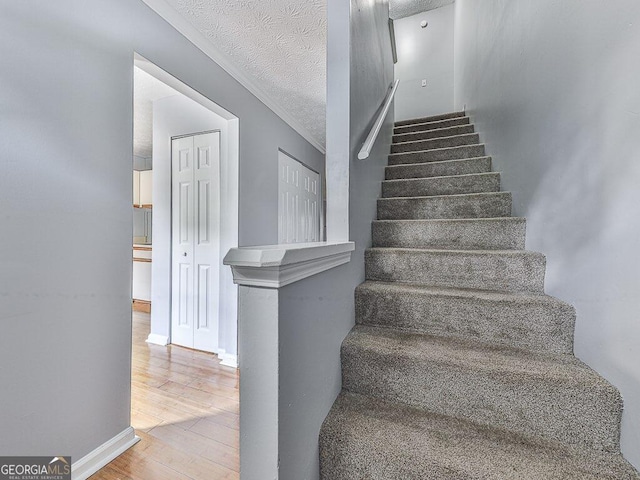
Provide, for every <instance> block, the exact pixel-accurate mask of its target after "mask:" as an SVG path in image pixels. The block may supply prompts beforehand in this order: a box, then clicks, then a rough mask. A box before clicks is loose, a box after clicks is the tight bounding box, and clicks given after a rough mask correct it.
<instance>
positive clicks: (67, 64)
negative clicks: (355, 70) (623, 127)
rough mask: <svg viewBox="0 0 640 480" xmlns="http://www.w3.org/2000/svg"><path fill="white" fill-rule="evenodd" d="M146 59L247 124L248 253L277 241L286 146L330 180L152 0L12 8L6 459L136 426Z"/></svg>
mask: <svg viewBox="0 0 640 480" xmlns="http://www.w3.org/2000/svg"><path fill="white" fill-rule="evenodd" d="M134 52H138V53H139V54H141V55H143V56H144V57H145V58H147V59H149V60H150V61H152V62H154V63H155V64H156V65H158V66H160V67H161V68H163V69H164V70H166V71H167V72H169V73H171V74H173V75H175V76H176V77H178V78H180V79H181V80H182V81H184V82H185V83H186V84H188V85H189V86H191V87H192V88H194V89H195V90H197V91H198V92H200V93H202V94H203V95H205V96H206V97H208V98H210V99H211V100H212V101H214V102H216V103H218V104H219V105H221V106H222V107H224V108H225V109H226V110H227V111H230V112H232V113H233V114H234V115H235V116H237V117H238V118H239V119H240V132H241V135H240V147H239V148H240V165H239V168H240V198H241V204H240V214H239V215H240V219H239V222H240V226H239V231H238V234H239V239H240V244H241V245H243V244H244V245H247V244H265V243H275V242H276V241H277V202H276V196H277V168H276V165H277V151H278V148H282V149H283V150H285V151H287V152H289V153H291V154H292V155H294V156H295V157H297V158H310V159H311V160H310V161H312V162H313V163H314V168H315V169H318V170H322V169H323V161H324V160H323V156H322V154H320V152H319V151H318V150H316V149H315V148H313V146H311V145H310V144H309V143H308V142H306V141H305V140H304V139H303V138H302V137H301V136H300V135H299V134H298V133H296V132H295V131H294V130H292V129H291V128H290V127H289V126H288V125H287V124H285V123H284V122H283V121H282V120H281V119H280V118H279V117H277V116H276V115H275V114H274V113H273V112H272V111H271V110H269V109H268V108H267V107H266V106H265V105H264V104H262V103H261V102H259V101H258V100H257V99H256V97H254V96H253V95H252V94H250V93H249V92H248V91H247V90H246V89H245V88H243V87H242V86H241V85H240V84H239V83H238V82H236V81H235V80H234V79H233V78H231V77H230V76H229V75H228V74H227V73H226V72H225V71H224V70H223V69H222V68H220V67H219V66H218V65H217V64H215V63H214V62H213V61H211V60H210V59H209V58H208V57H206V56H205V55H204V54H203V53H202V52H201V51H200V50H198V49H197V48H196V47H195V46H193V45H192V44H191V43H189V42H188V41H187V40H186V39H185V38H184V37H183V36H182V35H180V34H179V33H178V32H177V31H175V30H174V29H173V28H171V27H170V26H169V25H168V24H167V23H166V22H165V21H164V20H163V19H162V18H160V17H159V16H157V15H156V14H154V13H153V12H152V11H151V10H150V9H149V8H148V7H147V6H146V5H145V4H143V3H142V2H141V1H139V0H93V1H91V2H85V1H77V0H59V1H56V2H42V1H34V0H25V1H21V2H2V5H1V6H0V58H2V61H1V62H0V79H1V80H0V82H1V84H2V88H0V105H2V107H1V108H0V125H2V127H1V130H2V135H0V216H1V218H2V223H1V227H0V237H1V241H0V265H1V268H0V299H2V300H1V301H0V322H1V323H2V335H0V385H2V388H1V389H0V405H2V408H0V426H1V428H0V452H2V454H3V455H45V454H47V453H51V454H52V455H53V454H55V452H64V453H65V454H66V455H71V456H72V457H73V460H74V461H77V460H79V459H80V458H82V457H83V456H85V455H86V454H87V453H89V452H91V451H92V450H93V449H95V448H96V447H98V446H100V445H102V444H103V443H105V442H107V441H108V440H110V439H112V438H113V437H115V436H116V435H117V434H119V433H121V432H123V431H125V430H126V429H127V427H128V426H129V421H130V418H129V411H130V409H129V407H130V381H131V365H130V362H131V269H132V266H131V263H132V262H131V239H132V208H131V204H132V175H131V168H132V153H133V133H132V123H133V111H132V110H133V101H132V98H133V59H134ZM266 175H268V176H266Z"/></svg>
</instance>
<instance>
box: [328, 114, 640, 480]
mask: <svg viewBox="0 0 640 480" xmlns="http://www.w3.org/2000/svg"><path fill="white" fill-rule="evenodd" d="M393 142H394V143H393V145H392V147H391V155H390V156H389V166H388V167H387V170H386V180H385V181H384V182H383V185H382V198H381V199H380V200H379V201H378V220H377V221H375V222H373V225H372V234H373V247H372V248H370V249H368V250H367V252H366V254H365V264H366V282H365V283H363V284H362V285H360V286H359V287H358V288H357V290H356V323H357V325H356V326H355V327H354V329H353V330H352V331H351V332H350V333H349V335H348V336H347V338H346V339H345V341H344V343H343V345H342V373H343V385H342V387H343V390H342V393H341V394H340V395H339V397H338V399H337V400H336V402H335V404H334V406H333V408H332V409H331V411H330V412H329V415H328V416H327V418H326V420H325V422H324V424H323V426H322V430H321V432H320V473H321V478H322V479H323V480H365V479H367V480H383V479H384V480H413V479H451V480H464V479H483V480H499V479H500V480H502V479H513V480H516V479H518V480H521V479H540V480H542V479H544V480H552V479H553V480H555V479H557V480H567V479H570V480H573V479H575V480H578V479H580V480H585V479H612V480H613V479H616V480H622V479H624V480H626V479H634V480H639V479H640V475H639V474H638V472H636V471H635V470H634V469H633V468H632V467H631V465H629V464H628V463H627V462H626V461H625V460H624V458H623V457H622V456H621V455H620V445H619V443H620V440H619V439H620V417H621V413H622V399H621V397H620V394H619V392H618V391H617V390H616V389H615V388H614V387H613V386H612V385H610V384H609V383H608V382H606V381H605V380H604V379H603V378H602V377H600V376H599V375H598V374H597V373H595V372H594V371H593V370H591V369H590V368H589V367H587V366H586V365H585V364H584V363H582V362H580V361H579V360H578V359H577V358H575V357H574V356H573V328H574V321H575V312H574V309H573V307H571V306H570V305H567V304H566V303H564V302H561V301H560V300H557V299H555V298H553V297H550V296H547V295H545V294H544V274H545V258H544V256H543V255H541V254H539V253H536V252H529V251H526V250H524V243H525V220H524V219H522V218H514V217H511V195H510V194H509V193H507V192H500V175H499V173H493V172H491V158H490V157H487V156H485V150H484V145H482V144H480V139H479V136H478V134H476V133H475V132H474V128H473V125H471V124H470V122H469V118H468V117H466V116H465V114H464V113H462V112H458V113H452V114H446V115H439V116H435V117H429V118H420V119H416V120H409V121H402V122H397V123H396V128H395V130H394V136H393Z"/></svg>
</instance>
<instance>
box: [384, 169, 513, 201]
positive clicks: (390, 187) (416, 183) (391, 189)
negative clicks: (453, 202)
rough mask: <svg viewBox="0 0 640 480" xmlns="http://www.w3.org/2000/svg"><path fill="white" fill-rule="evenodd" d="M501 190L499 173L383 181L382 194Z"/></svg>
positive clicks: (393, 195) (408, 195) (411, 194)
mask: <svg viewBox="0 0 640 480" xmlns="http://www.w3.org/2000/svg"><path fill="white" fill-rule="evenodd" d="M499 191H500V174H499V173H485V174H480V175H460V176H453V177H437V178H422V179H413V180H411V179H410V180H392V181H385V182H382V196H383V197H384V198H390V197H427V196H433V195H459V194H464V193H490V192H499Z"/></svg>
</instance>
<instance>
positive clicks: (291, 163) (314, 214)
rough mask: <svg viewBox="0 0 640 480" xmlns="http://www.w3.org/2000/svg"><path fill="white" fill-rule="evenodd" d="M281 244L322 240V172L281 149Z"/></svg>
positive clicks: (279, 158)
mask: <svg viewBox="0 0 640 480" xmlns="http://www.w3.org/2000/svg"><path fill="white" fill-rule="evenodd" d="M278 174H279V180H278V243H309V242H320V241H321V238H320V211H321V209H320V175H319V174H318V173H316V172H314V171H313V170H311V169H309V168H307V167H306V166H305V165H303V164H302V163H300V162H299V161H297V160H296V159H294V158H293V157H291V156H289V155H287V154H286V153H284V152H282V151H280V152H278Z"/></svg>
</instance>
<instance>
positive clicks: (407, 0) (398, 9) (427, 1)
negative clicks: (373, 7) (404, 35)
mask: <svg viewBox="0 0 640 480" xmlns="http://www.w3.org/2000/svg"><path fill="white" fill-rule="evenodd" d="M454 1H455V0H389V16H390V17H391V18H393V19H394V20H397V19H399V18H404V17H409V16H411V15H415V14H416V13H422V12H426V11H428V10H434V9H436V8H440V7H444V6H445V5H449V4H451V3H453V2H454Z"/></svg>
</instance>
